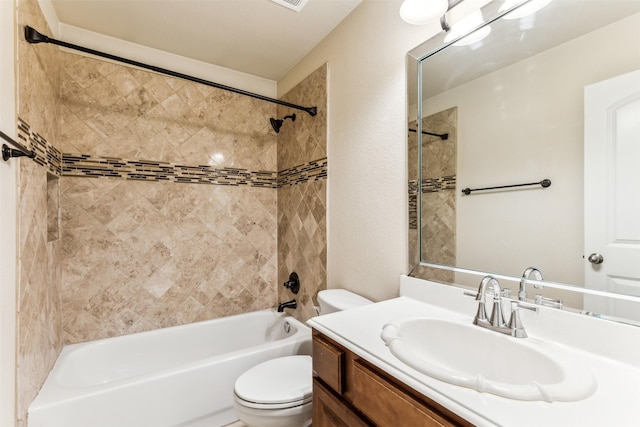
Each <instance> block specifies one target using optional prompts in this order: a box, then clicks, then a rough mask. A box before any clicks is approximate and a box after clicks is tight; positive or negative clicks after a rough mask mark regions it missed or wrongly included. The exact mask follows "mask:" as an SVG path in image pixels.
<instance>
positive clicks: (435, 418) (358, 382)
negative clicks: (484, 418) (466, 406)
mask: <svg viewBox="0 0 640 427" xmlns="http://www.w3.org/2000/svg"><path fill="white" fill-rule="evenodd" d="M353 381H354V387H353V404H354V406H356V407H357V408H358V409H359V410H360V411H362V412H363V413H365V414H367V417H368V418H369V419H370V420H371V421H373V422H374V423H375V424H376V425H377V426H380V427H386V426H397V425H398V422H399V420H402V424H403V425H407V426H413V427H418V426H423V427H432V426H439V427H442V426H452V425H454V424H453V423H451V422H449V421H448V420H446V419H444V418H443V417H441V416H440V415H439V414H437V413H435V412H433V411H432V410H431V409H430V408H428V407H427V406H425V405H424V404H423V403H422V402H420V401H418V400H416V399H415V398H414V397H412V396H411V395H409V394H408V393H407V392H405V391H404V390H402V389H400V388H398V387H397V386H396V385H394V384H392V383H391V382H389V381H388V380H387V379H385V378H383V377H382V376H380V375H379V374H378V373H377V372H375V371H374V370H372V369H371V368H370V367H368V366H367V365H365V364H363V363H361V362H360V361H355V362H354V364H353Z"/></svg>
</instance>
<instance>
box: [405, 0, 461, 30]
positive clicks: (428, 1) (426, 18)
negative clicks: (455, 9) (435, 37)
mask: <svg viewBox="0 0 640 427" xmlns="http://www.w3.org/2000/svg"><path fill="white" fill-rule="evenodd" d="M447 9H449V2H448V1H447V0H404V1H403V2H402V5H401V6H400V17H401V18H402V19H403V20H404V21H405V22H407V23H409V24H413V25H425V24H428V23H430V22H433V21H437V20H438V19H440V17H441V16H442V15H444V14H445V13H446V12H447Z"/></svg>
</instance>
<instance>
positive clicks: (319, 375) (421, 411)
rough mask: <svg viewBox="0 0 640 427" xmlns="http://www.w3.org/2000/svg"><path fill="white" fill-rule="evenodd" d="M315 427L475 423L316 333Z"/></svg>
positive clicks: (416, 426)
mask: <svg viewBox="0 0 640 427" xmlns="http://www.w3.org/2000/svg"><path fill="white" fill-rule="evenodd" d="M313 426H314V427H364V426H380V427H386V426H390V427H402V426H411V427H420V426H423V427H431V426H447V427H448V426H472V424H471V423H469V422H467V421H465V420H464V419H462V418H460V417H459V416H458V415H456V414H454V413H453V412H451V411H449V410H448V409H446V408H444V407H442V406H441V405H439V404H438V403H436V402H434V401H432V400H431V399H429V398H427V397H425V396H424V395H422V394H420V393H417V392H416V391H414V390H412V389H411V388H409V387H408V386H406V385H405V384H403V383H402V382H400V381H398V380H397V379H395V378H393V377H391V376H390V375H389V374H387V373H385V372H383V371H381V370H380V369H378V368H376V367H375V366H373V365H372V364H370V363H368V362H367V361H366V360H365V359H362V358H361V357H359V356H357V355H355V354H354V353H352V352H350V351H349V350H347V349H345V348H344V347H342V346H341V345H340V344H338V343H336V342H335V341H333V340H332V339H330V338H328V337H327V336H325V335H323V334H322V333H320V332H318V331H316V330H314V331H313Z"/></svg>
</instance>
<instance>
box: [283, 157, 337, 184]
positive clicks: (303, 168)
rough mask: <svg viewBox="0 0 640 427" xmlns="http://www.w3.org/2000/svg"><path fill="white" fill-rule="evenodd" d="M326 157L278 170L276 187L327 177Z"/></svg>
mask: <svg viewBox="0 0 640 427" xmlns="http://www.w3.org/2000/svg"><path fill="white" fill-rule="evenodd" d="M327 169H328V162H327V158H326V157H324V158H322V159H318V160H312V161H310V162H307V163H305V164H303V165H298V166H294V167H292V168H289V169H284V170H281V171H280V172H278V188H280V187H287V186H291V185H297V184H302V183H305V182H309V181H320V180H323V179H327V172H328V170H327Z"/></svg>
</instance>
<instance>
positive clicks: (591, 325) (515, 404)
mask: <svg viewBox="0 0 640 427" xmlns="http://www.w3.org/2000/svg"><path fill="white" fill-rule="evenodd" d="M401 281H402V285H401V289H402V291H401V294H403V295H405V296H401V297H399V298H395V299H392V300H388V301H383V302H379V303H376V304H371V305H367V306H363V307H359V308H355V309H352V310H347V311H343V312H338V313H333V314H328V315H325V316H319V317H315V318H313V319H311V320H309V324H310V326H312V327H313V328H314V329H316V330H318V331H320V332H322V333H323V334H325V335H327V336H328V337H330V338H332V339H334V340H335V341H337V342H338V343H340V344H341V345H343V346H344V347H345V348H347V349H349V350H351V351H352V352H354V353H355V354H357V355H358V356H360V357H362V358H365V359H366V360H368V361H369V362H371V363H373V364H374V365H376V366H377V367H379V368H380V369H382V370H383V371H385V372H387V373H388V374H390V375H392V376H393V377H395V378H397V379H399V380H400V381H402V382H404V383H406V384H407V385H409V386H410V387H412V388H414V389H415V390H417V391H418V392H420V393H422V394H424V395H425V396H427V397H429V398H431V399H432V400H434V401H436V402H438V403H440V404H441V405H443V406H444V407H446V408H448V409H450V410H452V411H453V412H455V413H457V414H459V415H460V416H462V417H463V418H465V419H467V420H468V421H470V422H472V423H474V424H476V425H478V426H517V427H525V426H536V427H539V426H545V427H549V426H562V427H565V426H598V427H603V426H612V427H626V426H630V427H631V426H634V427H638V426H640V328H637V327H632V326H628V325H623V324H617V323H614V322H608V321H604V320H600V319H594V318H591V317H588V316H583V315H579V314H573V313H567V312H564V311H561V310H556V309H550V308H549V309H548V308H545V307H541V308H540V309H539V311H538V313H533V312H528V310H522V313H521V316H522V321H523V324H524V326H525V328H526V329H527V332H528V334H529V338H522V339H528V340H535V341H539V342H543V343H544V344H545V345H546V346H552V347H553V349H554V351H555V352H557V353H559V354H562V356H563V357H566V358H570V359H572V360H580V362H581V363H583V364H584V365H585V366H586V367H587V368H588V369H589V370H590V371H591V372H592V373H593V375H594V377H595V378H596V382H597V384H598V387H597V390H596V391H595V393H594V394H593V395H591V396H590V397H588V398H586V399H583V400H580V401H576V402H552V403H548V402H542V401H519V400H512V399H507V398H503V397H499V396H495V395H492V394H489V393H480V392H477V391H475V390H472V389H469V388H465V387H459V386H455V385H451V384H448V383H445V382H442V381H439V380H436V379H434V378H431V377H429V376H426V375H424V374H422V373H420V372H418V371H416V370H414V369H413V368H411V367H409V366H408V365H405V364H404V363H403V362H401V361H399V360H398V359H396V357H395V356H393V355H392V354H391V352H390V351H389V349H388V348H387V347H386V346H385V344H384V342H383V341H382V339H381V338H380V332H381V331H382V327H383V326H384V325H385V324H386V323H388V322H390V321H393V320H398V319H402V318H408V317H437V318H443V319H450V320H458V321H462V322H469V323H470V322H471V321H472V320H473V315H474V314H475V310H476V307H477V303H476V302H475V301H474V299H473V298H470V297H464V296H462V290H460V289H458V288H455V287H452V286H444V285H440V284H435V283H432V282H427V281H424V280H420V279H414V278H408V277H406V276H403V277H402V280H401ZM443 306H446V308H443ZM452 339H455V337H452ZM515 339H520V338H515ZM574 358H575V359H574Z"/></svg>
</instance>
